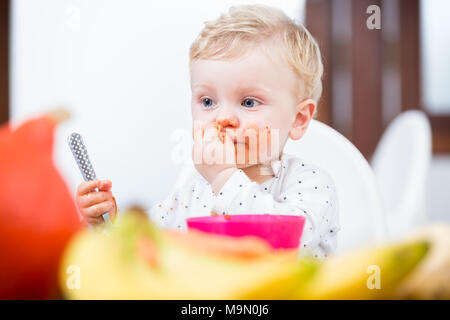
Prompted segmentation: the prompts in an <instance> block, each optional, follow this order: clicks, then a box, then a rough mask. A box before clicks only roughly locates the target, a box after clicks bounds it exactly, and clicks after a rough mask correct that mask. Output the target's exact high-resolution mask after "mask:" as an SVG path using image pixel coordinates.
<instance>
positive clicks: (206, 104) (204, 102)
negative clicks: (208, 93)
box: [202, 98, 214, 108]
mask: <svg viewBox="0 0 450 320" xmlns="http://www.w3.org/2000/svg"><path fill="white" fill-rule="evenodd" d="M202 105H203V106H204V107H205V108H211V107H212V106H213V105H214V102H213V101H212V100H211V99H209V98H205V99H203V100H202Z"/></svg>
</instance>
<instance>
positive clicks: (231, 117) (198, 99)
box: [191, 48, 299, 167]
mask: <svg viewBox="0 0 450 320" xmlns="http://www.w3.org/2000/svg"><path fill="white" fill-rule="evenodd" d="M274 50H275V49H274ZM271 60H273V61H271ZM297 85H298V79H297V77H296V75H295V74H294V72H293V70H292V69H291V67H290V66H289V65H288V64H287V63H286V62H284V61H283V60H282V59H281V58H280V57H279V56H277V55H275V54H274V55H273V57H272V59H269V57H268V56H267V55H266V53H264V52H263V51H262V50H258V49H257V48H255V49H252V50H250V51H248V52H247V53H246V54H245V55H243V56H241V57H239V58H236V59H232V60H195V61H194V62H193V63H192V67H191V90H192V103H191V106H192V118H193V122H194V127H197V128H198V127H199V126H201V127H203V128H207V127H209V126H216V127H217V125H219V126H220V128H222V130H225V129H226V130H227V131H229V130H232V132H233V133H235V135H236V136H237V138H236V139H235V145H236V146H237V145H239V144H242V145H245V148H246V152H247V153H248V147H249V146H248V142H249V141H248V139H247V142H246V140H245V138H244V135H245V132H246V131H245V130H246V129H249V128H251V129H252V130H256V131H260V132H261V131H263V130H264V129H266V130H267V129H269V130H270V133H274V132H277V134H278V144H277V145H278V150H276V152H275V153H276V154H274V155H272V156H271V158H272V159H273V158H278V156H279V154H280V152H281V151H282V149H283V147H284V144H285V142H286V140H287V138H288V136H289V132H290V130H291V128H292V126H293V124H294V122H295V120H296V114H297V112H296V106H297V105H298V103H299V101H297V94H296V89H297V87H296V86H297ZM272 137H274V135H272ZM245 166H246V165H245V164H242V163H241V164H239V163H238V167H245Z"/></svg>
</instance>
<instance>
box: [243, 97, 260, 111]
mask: <svg viewBox="0 0 450 320" xmlns="http://www.w3.org/2000/svg"><path fill="white" fill-rule="evenodd" d="M255 103H258V101H256V100H255V99H250V98H247V99H245V100H244V101H242V106H243V107H246V108H249V109H251V108H253V107H255Z"/></svg>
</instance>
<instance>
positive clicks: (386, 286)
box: [294, 241, 428, 299]
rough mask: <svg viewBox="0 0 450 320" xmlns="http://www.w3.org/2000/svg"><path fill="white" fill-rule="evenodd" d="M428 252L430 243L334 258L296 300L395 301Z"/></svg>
mask: <svg viewBox="0 0 450 320" xmlns="http://www.w3.org/2000/svg"><path fill="white" fill-rule="evenodd" d="M427 250H428V243H427V242H426V241H416V242H408V243H401V244H396V245H392V246H385V247H379V248H373V249H366V250H361V251H358V252H351V253H348V254H345V255H340V256H334V257H331V258H329V259H328V260H325V261H323V263H322V265H321V267H320V269H319V270H318V271H317V273H316V275H315V276H314V278H313V279H311V281H309V282H308V283H307V284H306V285H305V286H304V288H302V289H300V290H298V292H296V294H295V295H294V297H295V298H296V299H392V298H395V289H396V287H397V286H398V285H399V284H400V282H401V281H402V280H403V279H404V278H405V277H406V276H407V275H408V274H409V273H410V272H411V271H412V270H413V269H414V268H415V267H416V265H417V264H418V263H419V262H420V261H421V260H422V258H423V257H424V256H425V254H426V253H427Z"/></svg>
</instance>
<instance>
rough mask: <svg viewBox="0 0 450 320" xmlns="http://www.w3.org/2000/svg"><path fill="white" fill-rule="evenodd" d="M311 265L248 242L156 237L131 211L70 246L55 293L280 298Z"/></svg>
mask: <svg viewBox="0 0 450 320" xmlns="http://www.w3.org/2000/svg"><path fill="white" fill-rule="evenodd" d="M315 266H316V264H315V262H314V261H309V260H305V261H303V262H301V263H299V262H298V260H297V250H279V251H275V250H272V249H271V248H270V247H269V246H268V245H267V244H266V243H265V242H264V241H263V240H260V239H257V238H253V237H249V238H239V239H238V238H230V237H226V236H221V235H211V234H206V233H203V232H201V231H196V230H191V231H189V232H188V233H180V232H175V231H163V230H159V229H157V228H156V227H154V226H153V225H152V224H151V223H150V221H149V220H148V219H147V218H146V217H143V216H142V215H140V214H139V212H138V211H137V210H136V209H134V210H130V211H128V212H124V213H122V214H121V215H120V216H119V218H118V220H117V222H116V223H115V224H114V225H111V226H109V229H107V232H106V233H99V232H93V231H92V230H84V231H82V232H80V233H79V234H78V235H77V236H76V237H75V238H74V239H73V240H72V241H71V243H70V244H69V246H68V247H67V250H66V251H65V254H64V257H63V260H62V264H61V268H60V287H61V289H62V291H63V293H64V295H65V297H67V298H71V299H283V298H288V297H289V296H290V295H291V294H292V292H293V291H294V290H295V289H296V288H298V287H301V286H302V283H305V282H306V281H307V280H308V279H309V278H310V277H311V276H312V275H313V273H314V271H315Z"/></svg>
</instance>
